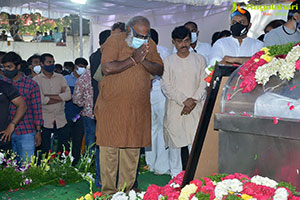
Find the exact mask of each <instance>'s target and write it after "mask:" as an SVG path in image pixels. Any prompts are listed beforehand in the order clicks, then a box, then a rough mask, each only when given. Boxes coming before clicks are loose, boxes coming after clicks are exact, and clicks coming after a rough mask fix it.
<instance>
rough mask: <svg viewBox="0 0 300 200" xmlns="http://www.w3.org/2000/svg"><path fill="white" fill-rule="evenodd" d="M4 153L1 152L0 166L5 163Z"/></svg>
mask: <svg viewBox="0 0 300 200" xmlns="http://www.w3.org/2000/svg"><path fill="white" fill-rule="evenodd" d="M3 159H4V153H1V152H0V165H1V164H2V163H3Z"/></svg>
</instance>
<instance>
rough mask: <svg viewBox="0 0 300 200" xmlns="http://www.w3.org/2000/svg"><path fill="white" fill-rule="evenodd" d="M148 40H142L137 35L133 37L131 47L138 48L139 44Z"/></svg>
mask: <svg viewBox="0 0 300 200" xmlns="http://www.w3.org/2000/svg"><path fill="white" fill-rule="evenodd" d="M147 42H148V40H143V39H140V38H137V37H133V39H132V44H131V47H132V48H134V49H138V48H139V47H140V46H142V45H143V44H144V43H147Z"/></svg>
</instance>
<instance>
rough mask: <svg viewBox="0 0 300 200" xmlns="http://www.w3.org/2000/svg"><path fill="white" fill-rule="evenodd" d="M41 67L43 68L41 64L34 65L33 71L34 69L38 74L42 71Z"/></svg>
mask: <svg viewBox="0 0 300 200" xmlns="http://www.w3.org/2000/svg"><path fill="white" fill-rule="evenodd" d="M41 69H42V68H41V66H39V65H37V66H35V67H33V71H34V72H35V73H36V74H39V73H41Z"/></svg>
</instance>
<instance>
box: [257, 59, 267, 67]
mask: <svg viewBox="0 0 300 200" xmlns="http://www.w3.org/2000/svg"><path fill="white" fill-rule="evenodd" d="M266 63H268V62H267V61H266V60H264V59H259V61H258V62H257V63H256V65H258V66H262V65H264V64H266Z"/></svg>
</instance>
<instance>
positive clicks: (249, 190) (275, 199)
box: [77, 171, 300, 200]
mask: <svg viewBox="0 0 300 200" xmlns="http://www.w3.org/2000/svg"><path fill="white" fill-rule="evenodd" d="M183 176H184V171H182V172H181V173H180V174H178V175H177V176H176V177H174V178H173V179H172V180H170V182H169V183H168V184H167V185H165V186H163V187H159V186H157V185H150V186H149V187H148V189H147V191H146V192H142V193H135V192H134V191H133V190H131V191H130V192H129V193H128V194H126V193H124V192H117V193H116V194H114V195H110V196H102V194H101V193H94V194H93V193H92V191H91V192H90V193H88V194H87V195H85V196H82V197H80V198H78V199H77V200H103V199H111V200H139V199H143V200H156V199H157V200H300V193H297V192H296V187H294V186H292V185H291V184H288V183H285V182H280V183H278V182H276V181H274V180H272V179H269V178H267V177H262V176H259V175H256V176H253V177H252V178H250V177H248V176H247V175H244V174H240V173H235V174H230V175H228V174H213V175H211V176H208V177H204V178H201V179H195V180H193V181H191V182H190V183H189V184H188V185H186V186H185V187H183V188H182V189H181V188H180V185H181V184H182V181H183ZM97 195H99V196H97Z"/></svg>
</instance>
